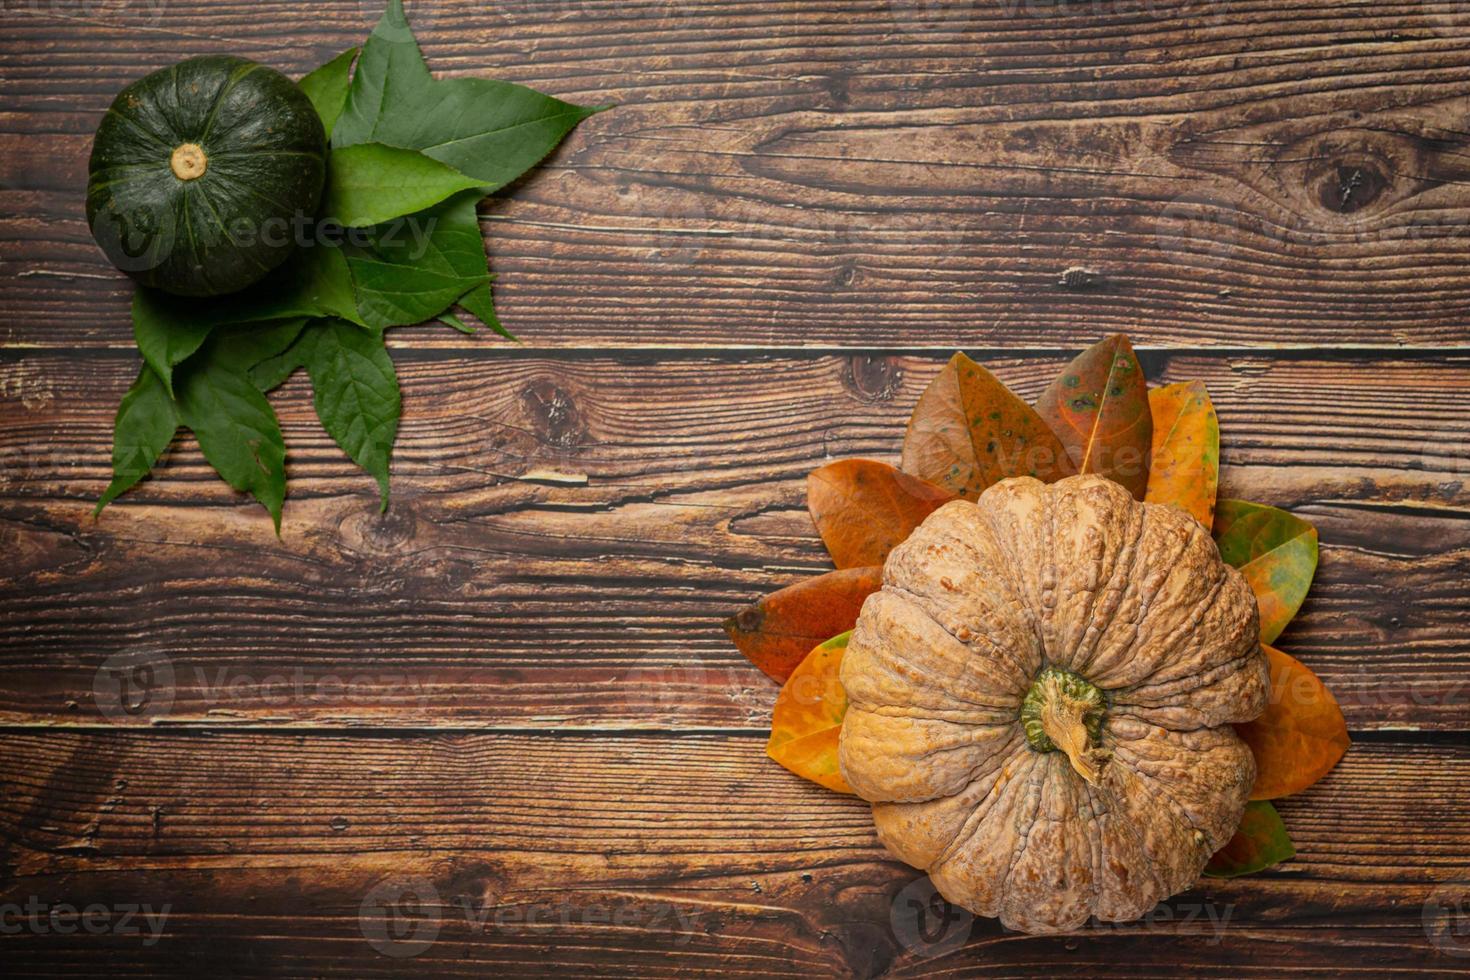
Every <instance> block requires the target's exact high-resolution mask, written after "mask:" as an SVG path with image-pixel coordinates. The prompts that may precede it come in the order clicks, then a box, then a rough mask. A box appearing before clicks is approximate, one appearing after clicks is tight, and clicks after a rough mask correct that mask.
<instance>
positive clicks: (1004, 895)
mask: <svg viewBox="0 0 1470 980" xmlns="http://www.w3.org/2000/svg"><path fill="white" fill-rule="evenodd" d="M1049 768H1050V764H1049V763H1048V762H1047V760H1045V759H1043V760H1042V761H1041V763H1040V764H1036V765H1033V766H1032V772H1031V777H1030V779H1029V781H1028V782H1027V785H1026V789H1027V797H1028V799H1029V800H1030V801H1032V803H1033V805H1032V807H1031V813H1030V815H1029V816H1028V817H1026V818H1025V819H1024V820H1022V821H1020V835H1021V839H1020V840H1019V841H1017V842H1016V843H1015V844H1014V845H1012V848H1011V864H1010V867H1009V868H1007V869H1006V873H1005V875H1004V876H1002V877H1001V879H1000V904H999V908H1000V921H1001V923H1002V924H1007V923H1014V922H1016V921H1018V920H1017V919H1016V917H1015V915H1014V914H1012V913H1013V909H1014V901H1015V900H1016V899H1019V897H1020V893H1021V891H1022V889H1021V888H1020V887H1018V886H1015V885H1012V884H1011V879H1012V878H1014V877H1015V874H1016V868H1017V867H1018V866H1020V864H1021V860H1022V858H1024V857H1025V856H1026V851H1027V849H1028V848H1030V846H1031V839H1032V834H1033V832H1034V831H1035V830H1036V823H1037V818H1038V817H1039V816H1040V814H1041V803H1042V800H1043V798H1044V795H1045V793H1046V783H1047V776H1048V775H1049Z"/></svg>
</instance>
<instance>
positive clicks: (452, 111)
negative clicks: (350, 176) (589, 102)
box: [332, 0, 601, 190]
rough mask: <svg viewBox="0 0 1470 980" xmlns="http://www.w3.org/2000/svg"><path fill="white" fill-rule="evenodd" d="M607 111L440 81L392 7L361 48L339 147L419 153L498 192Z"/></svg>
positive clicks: (518, 90)
mask: <svg viewBox="0 0 1470 980" xmlns="http://www.w3.org/2000/svg"><path fill="white" fill-rule="evenodd" d="M599 111H601V110H600V109H598V108H587V107H583V106H577V105H572V104H571V103H569V102H563V101H561V100H560V99H555V98H552V97H551V96H548V95H542V94H541V93H540V92H537V91H535V90H534V89H529V88H526V87H525V86H523V85H515V84H513V83H511V82H502V81H497V80H495V79H489V78H453V79H448V80H446V81H436V80H434V78H433V77H432V76H431V75H430V74H429V69H428V66H427V65H425V64H424V59H423V53H422V52H421V51H420V50H419V48H418V44H417V43H416V42H415V41H414V40H413V33H412V31H411V30H410V29H409V26H408V21H407V19H406V18H405V17H404V16H403V5H402V4H401V3H400V2H399V0H392V2H390V3H389V4H388V9H387V10H385V11H384V12H383V18H382V20H380V21H379V22H378V26H377V27H376V28H374V30H373V35H372V37H370V38H369V39H368V42H367V44H366V45H365V46H364V48H363V52H362V60H361V62H360V64H359V65H358V69H357V75H356V77H355V78H354V79H353V81H352V88H351V91H350V92H349V93H348V96H347V109H346V111H345V112H344V113H343V118H342V120H341V121H340V122H339V123H338V126H337V130H336V132H335V133H334V134H333V139H332V145H333V146H334V147H338V148H341V147H347V146H352V145H354V144H357V143H367V142H376V143H388V144H391V145H393V146H401V147H407V148H409V149H414V150H421V151H423V153H424V154H425V155H427V156H430V157H433V158H434V159H435V160H439V161H441V162H443V163H446V164H448V165H449V166H451V167H453V168H454V169H456V170H458V171H459V172H461V173H463V174H467V175H468V176H470V177H473V178H475V179H476V180H478V181H479V182H480V183H481V184H483V185H485V186H486V187H487V189H489V190H494V189H495V188H498V187H503V186H504V185H506V184H508V183H510V182H511V181H513V180H515V179H516V178H517V177H519V176H520V175H521V174H523V173H525V172H526V171H527V170H529V169H530V168H531V167H533V166H535V165H536V164H537V163H539V162H540V161H541V160H542V159H543V158H544V157H545V156H546V155H547V154H548V153H550V152H551V151H552V150H554V149H555V148H556V146H557V144H558V143H560V142H561V141H562V139H563V138H564V137H565V136H566V134H567V133H569V132H571V130H572V128H573V127H575V126H576V125H577V123H579V122H581V121H582V120H583V119H586V118H587V117H588V116H590V115H593V114H594V113H596V112H599Z"/></svg>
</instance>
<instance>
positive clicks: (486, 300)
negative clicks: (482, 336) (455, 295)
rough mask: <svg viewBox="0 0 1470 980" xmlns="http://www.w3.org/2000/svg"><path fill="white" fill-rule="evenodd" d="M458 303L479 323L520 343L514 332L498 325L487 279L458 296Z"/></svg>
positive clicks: (507, 338)
mask: <svg viewBox="0 0 1470 980" xmlns="http://www.w3.org/2000/svg"><path fill="white" fill-rule="evenodd" d="M491 278H494V277H491ZM459 305H460V306H462V307H464V308H465V309H466V310H468V311H469V312H470V313H472V314H474V315H475V317H476V318H477V319H478V320H479V321H480V322H481V323H483V324H484V325H485V326H487V327H489V328H490V329H491V330H494V331H495V332H496V333H498V334H500V336H502V337H504V338H505V339H506V340H511V341H514V342H515V343H517V344H519V343H520V340H519V339H517V337H516V335H515V334H513V333H511V332H510V331H509V330H507V329H505V327H503V326H501V325H500V319H499V317H497V316H496V315H495V298H494V296H493V295H492V294H491V292H490V281H489V280H488V279H487V280H486V281H485V282H482V283H480V285H478V286H476V287H475V288H474V289H471V290H470V291H469V292H467V293H465V294H464V295H463V296H461V297H460V298H459Z"/></svg>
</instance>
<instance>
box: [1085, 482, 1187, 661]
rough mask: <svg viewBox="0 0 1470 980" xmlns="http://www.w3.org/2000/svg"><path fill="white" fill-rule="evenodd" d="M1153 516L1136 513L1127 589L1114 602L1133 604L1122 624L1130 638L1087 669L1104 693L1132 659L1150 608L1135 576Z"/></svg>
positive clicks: (1142, 511)
mask: <svg viewBox="0 0 1470 980" xmlns="http://www.w3.org/2000/svg"><path fill="white" fill-rule="evenodd" d="M1153 513H1154V511H1152V510H1150V509H1149V508H1148V507H1143V508H1141V509H1140V510H1139V512H1138V536H1137V538H1136V539H1135V540H1134V543H1133V560H1132V563H1131V564H1130V565H1129V568H1128V578H1127V585H1125V586H1124V589H1123V594H1122V595H1121V596H1119V598H1118V605H1119V606H1120V607H1127V605H1128V600H1129V599H1132V600H1134V601H1133V607H1132V615H1131V617H1130V618H1129V619H1127V620H1126V621H1125V622H1124V623H1123V625H1124V626H1126V627H1128V628H1129V629H1131V631H1132V635H1131V637H1130V638H1129V639H1128V641H1127V642H1126V643H1118V642H1116V641H1115V643H1114V645H1113V649H1112V650H1111V655H1110V656H1108V657H1105V658H1104V659H1103V660H1102V661H1101V662H1100V663H1099V662H1098V659H1097V658H1096V657H1094V658H1093V660H1092V661H1091V662H1089V664H1088V667H1087V671H1088V676H1089V677H1092V678H1094V679H1095V682H1096V683H1097V684H1100V685H1101V686H1102V687H1104V688H1105V689H1108V690H1111V689H1113V685H1110V684H1109V683H1108V680H1107V678H1108V676H1109V674H1110V672H1111V671H1113V670H1115V669H1116V668H1117V667H1118V664H1119V661H1120V660H1121V661H1126V660H1128V659H1132V655H1133V652H1134V651H1135V650H1136V649H1137V648H1138V643H1139V634H1140V630H1141V628H1142V626H1143V621H1144V620H1145V619H1147V618H1148V612H1149V607H1150V606H1151V605H1152V599H1153V596H1152V595H1147V596H1145V595H1143V594H1142V593H1141V592H1140V589H1139V583H1140V581H1141V580H1142V579H1143V577H1144V576H1142V575H1141V574H1140V572H1139V568H1138V563H1139V561H1140V556H1141V555H1142V554H1143V553H1144V551H1145V548H1144V542H1145V541H1146V540H1147V538H1148V532H1149V528H1150V526H1151V522H1150V520H1149V518H1150V516H1151V515H1152V514H1153ZM1177 558H1178V555H1175V556H1173V559H1174V560H1177ZM1116 622H1117V621H1116V620H1115V621H1114V623H1113V624H1110V626H1111V625H1116Z"/></svg>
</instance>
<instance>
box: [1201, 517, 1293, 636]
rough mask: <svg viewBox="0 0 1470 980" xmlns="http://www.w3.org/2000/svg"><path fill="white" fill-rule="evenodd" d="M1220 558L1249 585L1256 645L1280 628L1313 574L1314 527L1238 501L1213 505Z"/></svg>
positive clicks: (1275, 633)
mask: <svg viewBox="0 0 1470 980" xmlns="http://www.w3.org/2000/svg"><path fill="white" fill-rule="evenodd" d="M1214 531H1215V544H1216V545H1218V546H1219V548H1220V557H1221V559H1223V560H1224V561H1225V563H1226V564H1228V565H1233V566H1234V567H1235V568H1238V569H1239V570H1240V573H1241V574H1242V575H1244V576H1245V580H1246V581H1247V582H1249V583H1250V587H1251V591H1252V592H1254V593H1255V594H1256V603H1257V605H1259V606H1260V610H1261V642H1262V643H1272V642H1275V640H1276V638H1277V637H1279V636H1280V635H1281V631H1282V630H1284V629H1286V624H1287V623H1289V622H1291V619H1292V617H1293V616H1295V615H1296V614H1297V610H1299V609H1300V608H1301V607H1302V601H1303V600H1304V599H1306V597H1307V590H1308V589H1310V588H1311V587H1312V576H1313V575H1315V574H1316V572H1317V529H1316V528H1315V527H1313V526H1312V525H1311V524H1309V523H1307V522H1306V521H1304V520H1302V519H1301V518H1300V517H1297V516H1296V515H1294V514H1289V513H1287V512H1286V511H1284V510H1280V509H1279V508H1276V507H1267V506H1266V505H1264V504H1252V503H1248V502H1247V501H1244V500H1221V501H1219V503H1217V504H1216V506H1215V529H1214Z"/></svg>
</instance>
